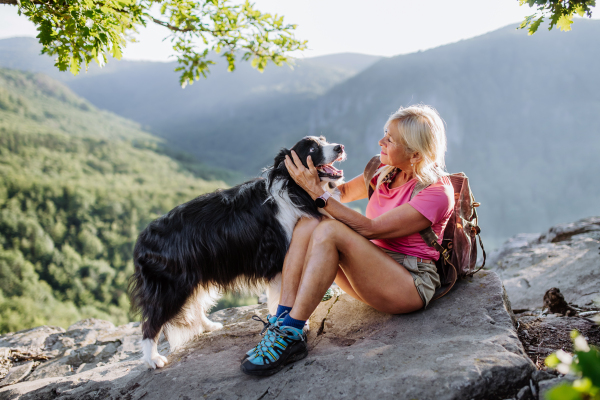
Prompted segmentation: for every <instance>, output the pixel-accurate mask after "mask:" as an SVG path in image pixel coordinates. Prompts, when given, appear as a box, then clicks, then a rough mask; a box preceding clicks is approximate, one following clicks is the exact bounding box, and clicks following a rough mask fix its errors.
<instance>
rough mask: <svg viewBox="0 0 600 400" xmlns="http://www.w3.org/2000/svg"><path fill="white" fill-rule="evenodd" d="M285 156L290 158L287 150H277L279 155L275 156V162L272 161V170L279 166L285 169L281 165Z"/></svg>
mask: <svg viewBox="0 0 600 400" xmlns="http://www.w3.org/2000/svg"><path fill="white" fill-rule="evenodd" d="M285 156H290V157H291V156H292V152H291V151H290V150H288V149H285V148H283V149H281V150H279V153H278V154H277V156H276V157H275V160H274V161H273V168H278V167H280V166H283V167H285V164H284V163H283V162H284V161H285Z"/></svg>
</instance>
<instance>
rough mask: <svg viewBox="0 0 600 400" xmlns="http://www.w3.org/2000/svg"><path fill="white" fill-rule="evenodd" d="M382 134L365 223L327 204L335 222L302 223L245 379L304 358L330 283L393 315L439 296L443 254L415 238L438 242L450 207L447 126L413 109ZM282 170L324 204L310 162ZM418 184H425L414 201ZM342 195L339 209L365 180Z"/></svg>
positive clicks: (362, 192) (357, 195)
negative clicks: (430, 234)
mask: <svg viewBox="0 0 600 400" xmlns="http://www.w3.org/2000/svg"><path fill="white" fill-rule="evenodd" d="M384 133H385V135H384V137H383V138H382V139H381V140H379V145H380V146H381V154H380V160H381V164H382V165H381V166H380V168H379V170H378V172H377V174H376V175H375V178H373V181H372V183H374V184H375V186H376V189H375V190H374V192H373V195H372V196H371V198H370V200H369V203H368V205H367V212H366V216H363V215H361V214H360V213H357V212H356V211H353V210H352V209H350V208H348V207H346V206H344V205H342V204H341V203H340V202H338V201H336V200H334V199H333V198H329V199H325V200H326V201H325V204H323V203H324V202H323V201H318V202H317V204H318V205H320V206H323V208H324V210H326V211H327V212H328V213H329V214H330V215H331V216H332V217H333V218H335V219H330V218H323V219H322V220H321V221H318V220H314V219H302V220H300V221H299V222H298V224H297V225H296V227H295V229H294V232H293V235H292V240H291V243H290V248H289V250H288V253H287V255H286V258H285V262H284V266H283V275H282V293H281V298H280V303H279V307H278V309H277V313H276V315H274V316H269V317H268V318H267V319H268V321H267V322H266V323H265V325H266V326H267V327H268V329H267V330H266V332H267V333H266V334H265V336H264V337H263V339H262V340H261V342H260V343H259V344H258V345H257V346H256V347H254V348H253V349H251V350H250V351H249V352H248V353H247V355H246V357H245V358H244V360H242V365H241V370H242V371H243V372H245V373H247V374H250V375H258V376H267V375H272V374H274V373H276V372H277V371H279V370H281V369H282V368H283V367H284V366H285V365H286V364H289V363H290V362H293V361H297V360H300V359H302V358H304V357H306V355H307V354H308V350H307V347H306V335H305V333H304V332H303V327H304V324H305V323H306V321H307V320H308V318H309V317H310V315H311V314H312V312H313V311H314V310H315V308H316V307H317V306H318V305H319V302H320V301H321V299H322V298H323V295H324V294H325V292H326V291H327V289H328V288H329V286H330V285H331V284H332V282H334V281H335V282H336V283H337V285H338V286H340V287H341V288H342V289H343V290H344V291H345V292H346V293H348V294H349V295H350V296H352V297H354V298H355V299H357V300H359V301H362V302H364V303H366V304H368V305H370V306H371V307H373V308H375V309H377V310H379V311H382V312H386V313H390V314H402V313H409V312H412V311H416V310H419V309H421V308H424V307H427V305H428V303H429V301H430V300H431V298H432V297H433V294H434V291H435V288H436V287H437V286H439V284H440V280H439V276H438V274H437V272H436V268H435V264H434V260H437V259H438V257H439V253H437V252H436V251H435V250H434V249H433V248H430V247H428V246H427V245H426V244H425V242H424V241H423V239H422V238H421V236H420V235H419V233H418V232H419V231H421V230H423V229H425V228H427V227H428V226H431V227H432V228H433V231H434V232H435V233H436V234H437V235H438V237H441V236H442V235H443V231H444V228H445V226H446V224H447V222H448V219H449V218H450V216H451V213H452V209H453V207H454V192H453V189H452V184H451V183H450V180H449V179H448V177H447V173H445V172H444V155H445V152H446V134H445V131H444V124H443V122H442V120H441V118H440V116H439V115H438V113H437V112H436V111H435V110H434V109H433V108H431V107H428V106H422V105H417V106H411V107H408V108H400V109H399V110H398V111H396V112H395V113H394V114H392V116H391V117H390V118H389V119H388V121H387V122H386V124H385V127H384ZM285 163H286V167H287V169H288V171H289V173H290V175H291V176H292V178H293V179H294V180H295V181H296V182H297V183H298V185H300V186H301V187H302V188H303V189H304V190H305V191H306V192H307V193H308V194H310V195H311V197H312V198H313V199H315V200H316V199H317V198H319V197H320V196H323V197H326V195H324V191H323V189H322V188H321V185H320V181H319V177H318V173H317V170H316V169H315V167H314V165H313V163H312V161H311V160H310V156H309V158H308V159H307V164H308V168H305V167H304V166H303V165H302V163H301V162H300V159H299V158H298V156H297V155H296V153H292V158H289V157H287V158H286V160H285ZM418 182H419V183H421V184H425V185H429V186H427V187H426V188H425V189H423V190H421V191H420V192H419V193H418V194H417V195H416V196H415V197H414V198H413V199H412V200H411V194H412V192H413V189H414V188H415V185H416V184H417V183H418ZM339 188H340V191H341V193H342V195H341V201H342V202H343V203H347V202H350V201H354V200H359V199H364V198H366V197H367V196H368V192H367V189H366V187H365V184H364V177H363V176H362V175H359V176H357V177H356V178H354V179H352V180H351V181H350V182H347V183H345V184H343V185H340V187H339ZM323 197H322V198H323Z"/></svg>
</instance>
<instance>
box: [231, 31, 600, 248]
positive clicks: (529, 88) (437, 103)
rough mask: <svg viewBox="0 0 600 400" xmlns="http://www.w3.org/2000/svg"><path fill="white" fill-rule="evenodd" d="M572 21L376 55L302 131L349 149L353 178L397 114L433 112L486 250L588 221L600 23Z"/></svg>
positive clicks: (596, 185) (598, 107)
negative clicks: (426, 108) (464, 180)
mask: <svg viewBox="0 0 600 400" xmlns="http://www.w3.org/2000/svg"><path fill="white" fill-rule="evenodd" d="M577 22H578V23H579V25H578V26H577V29H574V30H573V31H572V32H568V33H566V32H559V31H556V30H555V31H551V32H547V31H543V32H542V31H540V32H539V33H537V34H536V35H534V36H527V35H526V34H525V33H524V32H523V31H517V30H515V27H514V26H508V27H506V28H503V29H500V30H498V31H495V32H492V33H489V34H486V35H483V36H480V37H476V38H473V39H469V40H463V41H461V42H458V43H454V44H450V45H447V46H442V47H439V48H436V49H433V50H429V51H424V52H419V53H414V54H409V55H404V56H398V57H393V58H389V59H383V60H381V61H379V62H378V63H376V64H375V65H373V66H372V67H370V68H369V69H367V70H365V71H363V72H362V73H360V74H358V75H356V76H354V77H352V78H350V79H348V80H347V81H345V82H344V83H342V84H340V85H338V86H336V87H334V88H333V89H331V90H330V91H329V92H328V93H327V94H325V95H324V96H321V97H320V98H319V99H318V101H316V102H315V104H314V106H313V107H312V109H311V114H310V117H309V118H307V120H308V122H307V124H306V125H305V126H307V128H308V129H309V132H310V133H313V134H321V133H323V134H325V135H327V137H328V138H331V139H333V140H336V141H340V142H343V143H345V144H346V148H347V150H348V154H349V160H351V162H347V163H346V164H347V165H344V169H345V170H346V171H347V172H349V173H350V175H355V174H358V173H360V171H361V169H362V168H363V166H364V164H365V163H366V162H367V160H368V159H369V157H371V156H372V155H373V154H375V153H377V152H378V151H379V147H378V145H377V140H378V138H380V137H381V135H382V127H383V124H384V123H385V121H386V119H387V117H388V116H389V115H390V114H391V113H392V112H393V111H395V110H396V109H397V108H398V107H399V106H401V105H402V106H407V105H410V104H414V103H425V104H431V105H433V106H434V107H436V108H437V109H438V110H439V112H440V114H441V116H442V117H443V118H444V120H445V121H446V124H447V133H448V140H449V146H448V155H447V158H446V160H447V164H448V170H450V171H464V172H466V173H467V175H468V176H469V177H470V179H471V187H472V189H473V192H474V194H475V196H476V198H477V200H478V201H480V202H481V203H482V206H481V208H480V209H479V211H480V223H481V226H482V229H483V231H482V236H483V237H484V239H487V242H488V244H490V243H491V244H495V245H497V244H499V242H500V241H501V240H504V239H506V238H507V237H509V236H511V235H514V234H516V233H519V232H539V231H541V230H543V229H545V227H546V226H548V225H553V224H557V223H563V222H568V221H572V220H576V219H579V218H583V217H587V216H590V215H596V214H598V207H599V204H600V202H599V199H600V174H598V171H599V170H600V168H599V167H600V164H599V163H598V155H599V154H600V125H598V123H597V119H598V115H600V75H598V74H596V73H595V72H593V68H591V66H594V65H598V64H599V63H600V55H599V53H598V52H597V51H595V50H594V49H597V48H598V47H599V46H600V21H595V20H591V21H588V20H580V21H577ZM282 118H284V117H282ZM264 119H265V120H268V118H267V117H265V118H264ZM230 123H232V122H230ZM269 133H272V132H266V134H265V136H268V134H269Z"/></svg>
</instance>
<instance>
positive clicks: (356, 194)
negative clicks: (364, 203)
mask: <svg viewBox="0 0 600 400" xmlns="http://www.w3.org/2000/svg"><path fill="white" fill-rule="evenodd" d="M338 189H339V190H340V192H341V193H342V196H341V197H340V200H341V201H342V203H350V202H351V201H355V200H360V199H366V198H367V196H368V195H369V193H368V192H367V187H366V186H365V178H364V177H363V176H362V175H358V176H357V177H355V178H354V179H352V180H351V181H349V182H346V183H342V184H341V185H339V186H338Z"/></svg>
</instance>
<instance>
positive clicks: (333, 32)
mask: <svg viewBox="0 0 600 400" xmlns="http://www.w3.org/2000/svg"><path fill="white" fill-rule="evenodd" d="M254 3H255V5H256V8H257V9H258V10H260V11H262V12H269V13H272V14H273V13H276V14H280V15H284V16H285V22H289V23H294V24H297V25H298V29H297V31H296V37H297V38H299V39H305V40H308V50H307V51H304V52H303V53H302V54H295V56H297V57H315V56H320V55H325V54H334V53H344V52H353V53H363V54H372V55H379V56H394V55H399V54H407V53H412V52H416V51H419V50H426V49H430V48H434V47H438V46H441V45H444V44H448V43H453V42H457V41H459V40H463V39H468V38H471V37H474V36H479V35H482V34H484V33H487V32H490V31H493V30H496V29H498V28H501V27H504V26H506V25H509V24H513V23H517V22H521V21H522V20H523V18H524V17H525V16H526V15H529V14H533V11H534V10H533V9H530V8H529V7H528V6H519V2H518V0H418V1H415V0H369V1H368V2H367V1H364V0H363V1H356V0H300V1H299V0H293V1H292V0H255V1H254ZM149 25H150V26H149V27H147V28H145V29H143V30H141V31H140V33H139V35H137V37H136V39H137V43H131V44H128V45H127V48H126V49H125V51H124V58H126V59H130V60H150V61H169V60H172V58H171V59H170V58H169V57H170V55H171V53H172V51H171V47H170V42H169V41H168V40H166V41H164V40H163V39H164V38H165V36H166V35H167V33H168V32H167V30H166V28H163V27H160V26H157V25H155V24H149ZM573 27H574V29H576V28H577V23H575V24H574V25H573ZM36 34H37V32H36V30H35V27H34V26H33V24H32V23H30V22H29V21H28V20H27V19H26V18H25V17H23V16H19V15H18V14H17V9H16V7H15V6H7V5H0V39H2V38H8V37H15V36H32V37H35V36H36ZM526 34H527V33H526V31H523V35H526Z"/></svg>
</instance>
